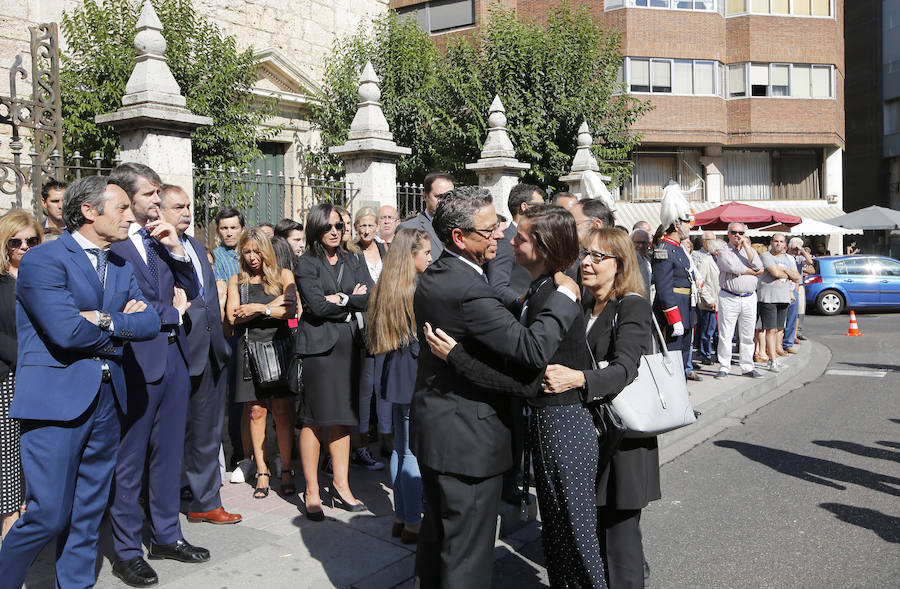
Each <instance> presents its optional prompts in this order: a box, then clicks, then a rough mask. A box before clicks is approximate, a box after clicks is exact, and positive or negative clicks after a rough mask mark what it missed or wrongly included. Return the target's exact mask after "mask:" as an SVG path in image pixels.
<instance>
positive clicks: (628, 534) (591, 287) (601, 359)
mask: <svg viewBox="0 0 900 589" xmlns="http://www.w3.org/2000/svg"><path fill="white" fill-rule="evenodd" d="M582 247H583V248H584V250H585V251H584V252H583V254H582V256H581V283H582V286H583V287H584V288H586V289H587V290H588V291H590V292H591V294H593V295H594V298H595V299H596V302H595V303H594V305H593V307H592V308H590V309H588V310H587V313H586V315H585V319H586V323H587V340H588V345H589V346H590V348H591V351H592V353H593V357H594V359H596V361H597V362H598V368H597V369H593V370H572V369H571V368H567V367H565V366H557V365H553V364H551V365H550V366H548V367H547V372H546V377H545V378H546V383H545V389H546V390H548V391H550V392H556V391H563V390H567V389H570V388H572V387H583V391H584V393H583V396H584V401H585V403H608V402H609V401H611V400H612V399H613V398H614V397H615V396H616V395H618V394H619V393H620V392H621V391H622V389H624V388H625V386H626V385H628V384H629V383H631V381H633V380H634V377H635V376H636V375H637V370H638V366H639V365H640V361H641V355H642V354H645V353H647V352H648V351H649V346H650V342H651V335H650V333H651V332H650V330H651V329H652V327H651V325H652V323H651V321H652V319H651V317H652V315H651V313H652V312H651V310H650V303H649V302H648V301H647V299H646V298H644V296H641V295H644V281H643V279H642V278H641V273H640V270H639V269H638V266H637V259H636V257H635V255H634V249H633V246H632V243H631V240H630V239H629V238H628V235H627V234H626V233H625V232H623V231H620V230H618V229H615V228H603V229H592V230H591V231H590V232H589V233H588V234H587V235H586V236H585V237H584V239H583V240H582ZM660 496H661V493H660V488H659V448H658V446H657V443H656V436H651V437H647V438H625V439H624V440H623V441H622V443H621V445H620V446H619V449H618V450H617V451H616V452H615V453H614V454H613V456H612V460H611V461H610V463H609V464H607V465H606V466H605V468H604V469H603V470H602V471H601V472H600V476H599V478H598V479H597V520H598V530H599V536H600V546H601V551H602V553H603V563H604V565H605V568H606V574H607V581H608V584H609V587H610V588H611V589H619V588H622V587H629V588H630V587H643V586H644V574H643V562H644V558H643V556H644V551H643V546H642V540H641V528H640V520H641V510H642V509H643V508H644V507H646V506H647V504H648V503H649V502H650V501H654V500H656V499H659V498H660Z"/></svg>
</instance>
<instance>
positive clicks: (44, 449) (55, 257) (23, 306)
mask: <svg viewBox="0 0 900 589" xmlns="http://www.w3.org/2000/svg"><path fill="white" fill-rule="evenodd" d="M62 215H63V220H64V221H65V225H66V227H67V228H68V230H67V231H65V232H63V233H62V235H61V236H60V238H59V239H58V240H56V241H54V242H53V243H49V244H46V245H42V246H40V247H36V248H34V249H32V250H30V251H29V252H28V255H26V256H25V257H24V258H23V259H22V263H21V264H20V265H19V274H18V279H17V280H16V300H17V301H16V302H17V310H16V328H17V330H18V342H19V345H18V360H19V361H18V368H17V369H16V386H15V395H14V398H13V402H12V406H11V407H10V411H9V416H10V417H12V418H15V419H20V420H22V435H21V455H22V467H23V470H24V474H25V478H26V480H27V481H28V485H27V488H26V495H25V501H26V510H25V514H24V515H23V516H22V518H21V519H19V520H18V521H17V522H16V525H15V526H13V528H12V529H11V530H10V532H9V534H8V535H7V536H6V538H5V539H4V540H3V546H2V549H0V571H2V575H3V577H2V581H0V585H2V586H3V587H21V586H22V585H23V584H24V583H25V577H26V575H27V573H28V569H29V568H30V567H31V564H32V563H33V562H34V560H35V558H36V557H37V556H38V554H39V553H40V552H41V551H42V550H43V548H44V546H46V545H47V543H49V542H50V541H51V540H53V539H54V538H56V539H57V548H56V586H57V587H93V586H94V584H95V583H96V577H95V574H94V571H95V564H96V561H97V541H98V536H99V530H100V521H101V519H102V518H103V514H104V512H105V511H106V507H107V502H108V499H109V487H110V481H111V480H112V477H113V472H114V468H115V466H116V457H117V455H118V453H119V434H120V428H121V417H120V416H121V415H123V414H126V412H127V411H128V410H135V407H134V406H133V404H135V401H137V399H135V398H134V397H132V396H131V395H130V394H129V393H130V391H128V389H127V387H126V384H125V382H126V376H125V371H124V369H123V355H124V353H125V351H124V348H125V342H133V341H137V340H148V339H152V338H153V337H155V336H156V334H158V333H159V326H160V323H159V316H158V315H157V313H156V311H155V310H154V309H153V308H152V307H151V306H150V305H148V301H147V300H146V299H145V298H144V296H143V295H142V294H141V291H140V289H139V288H138V284H137V282H136V280H135V275H134V272H133V268H132V266H131V264H129V263H128V262H127V261H126V260H124V259H123V258H121V257H120V256H118V255H116V254H115V253H113V252H111V251H110V248H109V246H110V244H112V243H114V242H119V241H122V240H125V239H127V238H128V227H129V225H130V223H131V221H132V220H133V219H134V217H133V216H132V213H131V205H130V203H129V201H128V195H127V194H125V191H124V190H123V189H122V187H121V186H120V185H119V184H118V183H117V182H114V181H110V180H109V179H108V178H105V177H103V176H87V177H85V178H82V179H81V180H78V181H77V182H75V183H74V184H72V186H70V187H69V188H68V190H67V191H66V194H65V197H64V199H63V205H62ZM139 403H140V401H138V402H137V404H138V405H139ZM138 409H139V407H138ZM3 459H4V460H6V456H4V457H3ZM172 476H177V475H175V474H172Z"/></svg>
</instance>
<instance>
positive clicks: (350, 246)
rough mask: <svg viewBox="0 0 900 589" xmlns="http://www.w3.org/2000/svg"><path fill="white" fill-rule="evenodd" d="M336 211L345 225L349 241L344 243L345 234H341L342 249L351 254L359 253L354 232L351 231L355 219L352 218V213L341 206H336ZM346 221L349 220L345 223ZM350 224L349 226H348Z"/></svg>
mask: <svg viewBox="0 0 900 589" xmlns="http://www.w3.org/2000/svg"><path fill="white" fill-rule="evenodd" d="M333 208H334V210H335V211H337V214H338V215H339V216H340V218H341V223H343V224H344V232H346V234H347V241H344V234H343V233H342V234H341V245H340V247H342V248H344V250H346V251H348V252H350V253H351V254H356V253H359V248H358V247H357V246H356V244H355V243H353V232H352V231H350V228H351V227H352V226H353V217H351V216H350V211H348V210H347V209H345V208H344V207H342V206H340V205H334V207H333ZM344 219H348V220H347V221H345V220H344ZM348 223H349V225H348Z"/></svg>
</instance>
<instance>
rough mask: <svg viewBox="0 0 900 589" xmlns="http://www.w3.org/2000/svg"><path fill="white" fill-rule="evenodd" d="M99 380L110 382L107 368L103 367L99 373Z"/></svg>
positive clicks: (110, 377)
mask: <svg viewBox="0 0 900 589" xmlns="http://www.w3.org/2000/svg"><path fill="white" fill-rule="evenodd" d="M100 382H112V375H111V374H110V373H109V369H108V368H104V369H103V372H102V373H100Z"/></svg>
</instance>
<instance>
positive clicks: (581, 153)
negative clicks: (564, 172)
mask: <svg viewBox="0 0 900 589" xmlns="http://www.w3.org/2000/svg"><path fill="white" fill-rule="evenodd" d="M593 143H594V138H593V137H592V136H591V129H590V127H588V124H587V121H582V123H581V126H580V127H578V140H577V144H578V150H577V151H576V152H575V158H574V159H573V160H572V173H573V174H574V173H576V172H584V171H586V170H593V171H594V172H596V171H598V170H599V169H600V165H599V164H598V163H597V158H595V157H594V154H592V153H591V145H592V144H593Z"/></svg>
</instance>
